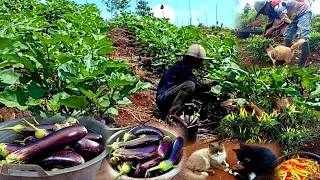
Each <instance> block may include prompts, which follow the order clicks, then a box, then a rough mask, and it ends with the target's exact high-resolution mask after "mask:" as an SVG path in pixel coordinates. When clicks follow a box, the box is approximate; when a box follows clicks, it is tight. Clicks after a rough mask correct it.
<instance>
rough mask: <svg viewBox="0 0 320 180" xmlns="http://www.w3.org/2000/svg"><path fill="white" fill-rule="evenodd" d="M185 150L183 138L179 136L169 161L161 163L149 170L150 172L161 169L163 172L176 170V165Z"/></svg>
mask: <svg viewBox="0 0 320 180" xmlns="http://www.w3.org/2000/svg"><path fill="white" fill-rule="evenodd" d="M182 148H183V138H182V137H180V136H178V137H177V139H176V140H175V141H174V143H173V148H172V151H171V154H170V157H169V159H168V160H164V161H161V162H160V163H159V165H158V166H155V167H153V168H150V169H148V170H147V171H148V172H151V171H154V170H158V169H160V170H161V171H163V172H166V171H168V170H169V169H171V168H175V167H177V166H175V165H174V164H175V163H177V161H178V159H179V158H180V155H181V153H182Z"/></svg>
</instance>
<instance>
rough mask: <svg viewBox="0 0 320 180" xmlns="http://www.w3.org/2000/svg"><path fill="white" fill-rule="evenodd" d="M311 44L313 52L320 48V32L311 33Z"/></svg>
mask: <svg viewBox="0 0 320 180" xmlns="http://www.w3.org/2000/svg"><path fill="white" fill-rule="evenodd" d="M309 43H310V50H311V51H315V50H317V49H318V48H319V47H320V32H311V33H310V39H309Z"/></svg>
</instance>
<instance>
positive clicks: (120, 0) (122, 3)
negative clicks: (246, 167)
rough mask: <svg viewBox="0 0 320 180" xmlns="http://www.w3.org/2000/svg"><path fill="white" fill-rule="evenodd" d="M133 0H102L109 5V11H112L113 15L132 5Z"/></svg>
mask: <svg viewBox="0 0 320 180" xmlns="http://www.w3.org/2000/svg"><path fill="white" fill-rule="evenodd" d="M130 1H131V0H102V3H104V4H105V5H106V6H107V11H108V12H110V13H111V16H114V15H117V11H121V10H122V11H125V10H127V9H128V8H129V7H130Z"/></svg>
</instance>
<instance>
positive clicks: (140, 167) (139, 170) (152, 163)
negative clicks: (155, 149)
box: [134, 156, 162, 177]
mask: <svg viewBox="0 0 320 180" xmlns="http://www.w3.org/2000/svg"><path fill="white" fill-rule="evenodd" d="M161 160H162V158H161V157H159V156H157V157H154V158H152V159H150V160H147V161H145V162H142V163H139V164H137V166H136V171H135V172H134V176H135V177H140V176H141V174H142V173H143V172H145V171H146V170H147V169H150V168H152V167H154V166H156V165H158V164H159V163H160V162H161Z"/></svg>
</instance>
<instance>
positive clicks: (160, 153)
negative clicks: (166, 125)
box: [135, 136, 172, 177]
mask: <svg viewBox="0 0 320 180" xmlns="http://www.w3.org/2000/svg"><path fill="white" fill-rule="evenodd" d="M171 148H172V141H171V139H170V137H168V136H165V137H164V138H163V141H161V143H160V145H159V147H158V149H157V156H156V157H154V158H152V159H150V160H147V161H145V162H142V163H139V164H137V166H136V171H135V177H140V176H141V174H142V172H145V171H146V170H147V169H150V168H152V167H154V166H156V165H158V164H159V163H160V161H161V160H163V159H164V158H165V157H166V156H167V154H169V152H170V151H171Z"/></svg>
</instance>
